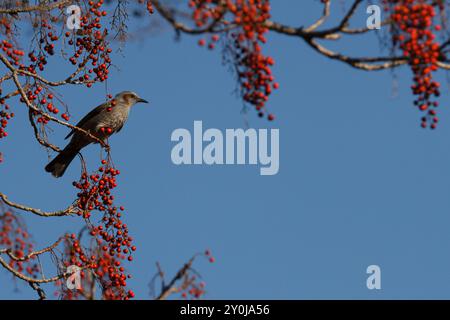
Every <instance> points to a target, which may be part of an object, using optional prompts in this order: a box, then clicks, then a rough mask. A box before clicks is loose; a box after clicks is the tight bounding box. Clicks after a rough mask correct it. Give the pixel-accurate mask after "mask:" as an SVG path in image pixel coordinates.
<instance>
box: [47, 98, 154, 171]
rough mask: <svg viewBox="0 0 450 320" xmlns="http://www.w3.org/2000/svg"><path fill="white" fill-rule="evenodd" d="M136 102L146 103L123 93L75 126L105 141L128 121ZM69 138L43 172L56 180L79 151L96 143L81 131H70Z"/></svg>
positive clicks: (97, 108) (90, 113)
mask: <svg viewBox="0 0 450 320" xmlns="http://www.w3.org/2000/svg"><path fill="white" fill-rule="evenodd" d="M138 102H144V103H148V101H146V100H144V99H142V98H140V97H139V96H138V95H137V94H136V93H134V92H132V91H123V92H121V93H119V94H118V95H116V96H115V97H114V99H113V100H112V101H109V102H106V103H103V104H101V105H99V106H98V107H96V108H95V109H93V110H92V111H91V112H89V113H88V114H87V115H86V116H84V118H83V119H81V120H80V122H78V124H77V125H76V126H77V127H78V128H81V129H83V130H85V131H87V132H89V133H91V134H92V135H93V136H95V137H97V138H98V139H100V140H103V141H105V140H106V138H108V137H109V136H110V135H112V134H113V133H116V132H119V131H120V129H122V127H123V125H124V124H125V122H126V121H127V119H128V114H129V112H130V109H131V107H132V106H134V105H135V104H136V103H138ZM70 136H72V139H71V140H70V142H69V144H68V145H67V146H66V147H65V148H64V149H63V150H62V151H61V152H60V154H58V155H57V156H56V158H55V159H53V160H52V161H51V162H50V163H49V164H48V165H47V166H46V167H45V171H47V172H50V173H51V174H52V175H53V176H54V177H56V178H59V177H61V176H62V175H63V174H64V172H65V171H66V169H67V167H68V166H69V164H70V163H71V162H72V160H73V159H74V158H75V157H76V155H77V154H78V153H79V152H80V150H81V149H83V148H84V147H86V146H87V145H89V144H91V143H98V141H96V140H95V139H93V138H92V137H89V136H88V135H86V134H85V133H83V132H81V131H76V130H72V131H71V132H70V133H69V134H68V135H67V137H66V139H67V138H69V137H70Z"/></svg>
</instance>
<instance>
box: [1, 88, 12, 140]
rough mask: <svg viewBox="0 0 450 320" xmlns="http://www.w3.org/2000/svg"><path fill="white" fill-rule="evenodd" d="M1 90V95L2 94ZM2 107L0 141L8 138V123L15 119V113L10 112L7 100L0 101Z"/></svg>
mask: <svg viewBox="0 0 450 320" xmlns="http://www.w3.org/2000/svg"><path fill="white" fill-rule="evenodd" d="M1 92H2V91H1V90H0V94H1ZM0 106H1V107H2V110H0V139H2V138H4V137H7V136H8V132H6V130H5V129H6V126H7V125H8V121H9V120H10V119H11V118H12V117H14V112H11V111H10V110H9V105H8V104H7V103H6V100H5V99H0Z"/></svg>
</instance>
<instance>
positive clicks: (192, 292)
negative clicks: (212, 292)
mask: <svg viewBox="0 0 450 320" xmlns="http://www.w3.org/2000/svg"><path fill="white" fill-rule="evenodd" d="M203 255H204V256H205V257H206V258H207V259H208V261H209V262H210V263H214V262H215V258H214V257H213V256H212V254H211V251H210V250H206V251H205V252H204V254H203ZM205 286H206V284H205V282H204V281H200V282H199V281H198V278H197V276H196V275H195V274H191V273H190V272H187V273H186V274H185V276H184V279H183V283H182V284H181V286H180V289H181V290H180V293H181V297H182V298H183V299H191V300H194V299H200V298H201V297H202V296H203V295H204V294H205V293H206V291H205Z"/></svg>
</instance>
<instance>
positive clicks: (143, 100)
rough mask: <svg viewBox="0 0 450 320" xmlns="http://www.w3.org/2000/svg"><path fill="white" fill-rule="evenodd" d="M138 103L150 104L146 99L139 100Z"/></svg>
mask: <svg viewBox="0 0 450 320" xmlns="http://www.w3.org/2000/svg"><path fill="white" fill-rule="evenodd" d="M138 102H142V103H148V101H147V100H145V99H142V98H139V99H138Z"/></svg>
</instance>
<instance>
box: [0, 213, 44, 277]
mask: <svg viewBox="0 0 450 320" xmlns="http://www.w3.org/2000/svg"><path fill="white" fill-rule="evenodd" d="M0 248H2V249H3V248H9V249H11V253H12V254H13V255H14V256H15V257H17V258H19V259H23V258H24V257H25V256H26V255H27V254H29V253H30V252H32V251H33V243H32V242H31V241H30V236H29V233H28V232H27V230H26V228H25V225H24V223H23V222H22V221H21V220H20V219H19V217H17V216H16V215H14V214H13V213H12V212H11V211H6V212H4V213H3V214H1V215H0ZM35 258H36V256H33V257H31V258H30V259H26V260H23V261H17V260H14V259H12V258H10V260H9V266H10V267H11V268H13V269H14V270H16V271H18V272H20V273H22V274H25V275H28V276H31V277H33V278H35V277H36V276H37V274H38V273H39V266H38V264H37V263H36V262H35V261H34V260H35Z"/></svg>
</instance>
